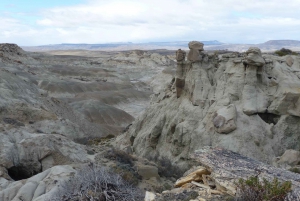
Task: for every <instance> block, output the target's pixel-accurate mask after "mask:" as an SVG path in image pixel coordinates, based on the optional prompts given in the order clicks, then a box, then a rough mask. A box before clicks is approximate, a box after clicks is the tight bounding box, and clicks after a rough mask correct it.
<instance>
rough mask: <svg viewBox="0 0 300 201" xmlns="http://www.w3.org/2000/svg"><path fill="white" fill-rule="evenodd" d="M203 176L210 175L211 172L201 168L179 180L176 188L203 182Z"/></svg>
mask: <svg viewBox="0 0 300 201" xmlns="http://www.w3.org/2000/svg"><path fill="white" fill-rule="evenodd" d="M203 174H210V172H209V171H208V170H207V169H206V168H205V167H201V166H199V167H198V169H197V170H196V171H194V172H192V173H190V174H188V175H187V176H185V177H182V178H180V179H178V180H177V181H176V183H175V187H181V186H183V185H184V184H186V183H190V182H192V181H202V175H203Z"/></svg>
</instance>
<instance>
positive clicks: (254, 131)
mask: <svg viewBox="0 0 300 201" xmlns="http://www.w3.org/2000/svg"><path fill="white" fill-rule="evenodd" d="M197 48H198V46H197ZM197 48H196V49H197ZM200 49H201V48H200V47H199V48H198V49H197V51H198V50H200ZM198 53H199V51H198ZM291 57H292V58H293V60H294V63H293V66H292V67H289V66H288V65H287V64H286V62H283V61H282V58H280V57H277V56H273V55H270V54H262V53H261V51H260V50H259V49H258V48H250V49H249V50H248V51H247V52H246V53H243V54H238V53H236V54H235V53H230V54H224V55H215V54H208V53H203V55H202V56H201V58H202V59H201V60H198V61H196V60H190V59H189V56H188V61H185V62H178V63H177V75H176V80H175V82H174V83H175V84H174V85H173V86H168V87H166V88H165V89H163V90H162V91H161V92H160V94H163V95H164V96H163V97H164V98H161V99H160V100H157V99H155V101H153V102H152V103H151V104H150V106H149V107H148V109H146V111H145V112H144V113H143V114H142V115H141V116H139V117H138V118H137V119H136V120H135V122H134V123H133V125H132V126H131V127H130V129H129V130H128V131H127V133H125V134H124V135H123V136H120V137H118V139H117V142H116V144H118V145H119V146H120V147H124V148H126V147H128V146H131V147H132V148H133V150H134V152H135V153H136V154H138V155H140V156H143V157H153V156H154V155H157V154H159V155H160V156H161V157H162V156H165V157H168V158H169V159H171V160H172V161H174V163H175V164H177V165H179V166H180V167H182V168H185V167H187V164H188V163H187V161H188V158H189V154H190V153H193V152H194V151H195V150H197V149H200V148H202V147H203V146H212V147H222V148H225V149H229V150H231V151H235V152H238V153H240V154H243V155H245V156H248V157H250V158H255V159H257V160H260V161H263V162H267V163H271V162H272V159H273V158H274V157H278V156H281V155H283V153H284V152H285V151H286V150H287V149H294V150H299V149H300V128H299V126H300V124H299V122H300V100H299V97H300V90H299V89H300V79H299V77H300V73H299V72H300V58H299V56H294V55H293V56H291ZM170 82H171V80H170ZM183 83H184V84H183ZM158 97H160V96H158ZM224 134H226V135H224ZM129 139H130V140H129Z"/></svg>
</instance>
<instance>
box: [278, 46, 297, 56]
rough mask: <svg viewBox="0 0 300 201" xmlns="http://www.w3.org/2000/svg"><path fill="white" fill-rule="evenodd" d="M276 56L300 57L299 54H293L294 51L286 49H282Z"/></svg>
mask: <svg viewBox="0 0 300 201" xmlns="http://www.w3.org/2000/svg"><path fill="white" fill-rule="evenodd" d="M275 54H277V55H278V56H281V57H282V56H285V55H298V53H297V52H293V51H292V50H290V49H286V48H281V49H280V50H277V51H275Z"/></svg>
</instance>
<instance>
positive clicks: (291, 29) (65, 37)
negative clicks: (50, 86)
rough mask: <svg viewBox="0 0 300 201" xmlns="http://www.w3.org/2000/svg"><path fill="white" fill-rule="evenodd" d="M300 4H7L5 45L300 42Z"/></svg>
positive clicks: (255, 0)
mask: <svg viewBox="0 0 300 201" xmlns="http://www.w3.org/2000/svg"><path fill="white" fill-rule="evenodd" d="M299 8H300V0H288V1H282V0H252V1H249V0H226V1H225V0H1V2H0V43H16V44H18V45H21V46H35V45H47V44H60V43H89V44H97V43H112V42H134V43H140V42H170V41H191V40H198V41H208V40H218V41H221V42H224V43H251V44H254V43H262V42H265V41H268V40H280V39H291V40H300V34H299V32H300V15H299Z"/></svg>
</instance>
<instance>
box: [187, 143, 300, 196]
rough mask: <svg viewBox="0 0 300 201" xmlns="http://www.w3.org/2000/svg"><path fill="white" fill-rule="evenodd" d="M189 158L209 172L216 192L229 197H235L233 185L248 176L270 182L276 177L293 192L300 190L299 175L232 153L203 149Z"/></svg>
mask: <svg viewBox="0 0 300 201" xmlns="http://www.w3.org/2000/svg"><path fill="white" fill-rule="evenodd" d="M191 158H193V159H194V160H196V161H198V162H200V163H201V165H202V166H204V167H206V168H207V170H208V171H210V172H211V175H210V177H211V178H213V179H214V180H215V183H216V186H217V190H219V191H222V192H224V193H228V194H230V195H235V193H236V185H235V183H236V182H237V181H238V179H240V178H243V179H247V178H249V177H250V176H258V177H259V178H266V179H270V180H273V179H274V178H275V177H276V178H278V179H279V181H291V182H292V186H293V190H294V191H297V192H299V190H300V174H296V173H293V172H290V171H287V170H284V169H280V168H276V167H273V166H270V165H267V164H264V163H262V162H259V161H256V160H254V159H251V158H247V157H245V156H242V155H240V154H237V153H235V152H232V151H228V150H225V149H221V148H210V147H205V148H204V149H201V150H197V151H195V153H194V154H192V156H191Z"/></svg>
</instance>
